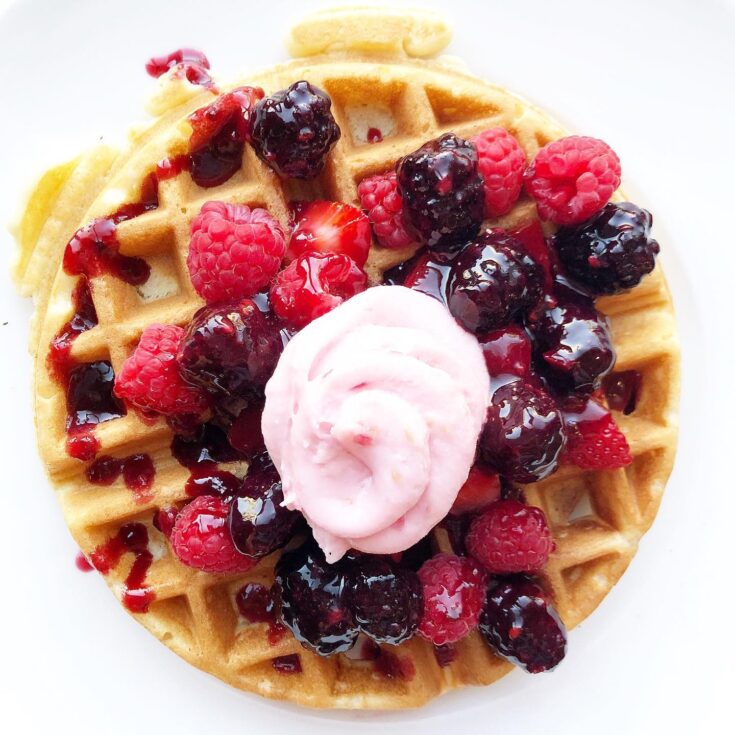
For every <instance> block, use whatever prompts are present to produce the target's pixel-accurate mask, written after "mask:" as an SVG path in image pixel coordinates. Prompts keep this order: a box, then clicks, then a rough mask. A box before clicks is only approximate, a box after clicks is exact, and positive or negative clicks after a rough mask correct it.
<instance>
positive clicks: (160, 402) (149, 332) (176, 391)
mask: <svg viewBox="0 0 735 735" xmlns="http://www.w3.org/2000/svg"><path fill="white" fill-rule="evenodd" d="M183 336H184V330H183V329H182V328H181V327H177V326H175V325H172V324H169V325H163V324H151V325H150V326H148V327H146V329H145V331H144V332H143V334H142V335H141V337H140V341H139V342H138V346H137V347H136V348H135V351H134V352H133V354H132V355H130V357H129V358H128V359H127V360H125V362H124V363H123V366H122V370H120V372H119V373H118V374H117V377H116V378H115V395H116V396H118V398H123V399H124V400H126V401H128V402H129V403H132V404H133V405H134V406H137V407H138V408H139V409H142V410H144V411H155V412H156V413H160V414H163V415H165V416H179V415H184V414H189V415H192V414H196V415H198V414H201V413H202V412H203V411H205V410H206V409H207V407H208V405H209V401H208V398H207V396H206V394H205V393H204V392H203V391H202V390H200V389H199V388H198V387H196V386H193V385H189V384H188V383H186V382H185V381H184V379H183V378H182V377H181V373H180V371H179V366H178V363H177V362H176V353H177V352H178V349H179V344H180V343H181V340H182V338H183Z"/></svg>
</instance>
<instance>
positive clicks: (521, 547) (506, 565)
mask: <svg viewBox="0 0 735 735" xmlns="http://www.w3.org/2000/svg"><path fill="white" fill-rule="evenodd" d="M465 544H466V546H467V551H468V552H469V553H470V554H471V555H472V556H474V557H475V559H477V561H479V562H480V564H482V565H483V566H484V567H485V569H487V571H488V572H490V573H491V574H514V573H516V572H537V571H538V570H539V569H542V568H543V567H544V566H545V564H546V562H547V560H548V558H549V554H551V552H552V551H553V550H554V541H553V539H552V538H551V531H549V526H548V524H547V523H546V516H545V515H544V513H543V511H542V510H541V509H540V508H535V507H533V506H531V505H524V504H523V503H519V502H518V501H517V500H498V501H496V502H495V503H493V504H492V505H491V506H490V507H489V508H488V509H487V510H486V511H485V512H484V513H483V514H482V515H481V516H477V518H475V519H473V521H472V524H471V525H470V530H469V531H468V532H467V537H466V539H465Z"/></svg>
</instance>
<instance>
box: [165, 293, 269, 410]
mask: <svg viewBox="0 0 735 735" xmlns="http://www.w3.org/2000/svg"><path fill="white" fill-rule="evenodd" d="M282 351H283V341H282V340H281V335H280V333H279V330H278V327H277V326H276V325H275V322H274V320H273V319H272V318H271V317H269V316H268V315H266V314H264V313H263V312H261V311H260V309H258V307H257V306H256V305H255V303H254V302H253V301H251V300H249V299H246V300H245V301H242V302H239V303H233V304H224V305H216V306H205V307H203V308H202V309H200V310H199V311H198V312H197V313H196V314H195V315H194V317H193V319H192V320H191V323H190V324H189V326H188V327H187V329H186V333H185V334H184V337H183V339H182V340H181V344H180V346H179V351H178V361H179V366H180V370H181V374H182V376H183V377H184V379H185V380H187V381H188V382H190V383H193V384H194V385H198V386H201V387H202V388H204V389H205V390H207V391H209V392H210V393H212V394H215V395H225V396H227V397H231V396H247V395H249V394H250V393H252V391H253V390H254V389H257V388H259V387H262V386H264V385H265V384H266V382H267V381H268V379H269V378H270V376H271V375H272V374H273V371H274V370H275V368H276V363H277V362H278V358H279V357H280V355H281V352H282Z"/></svg>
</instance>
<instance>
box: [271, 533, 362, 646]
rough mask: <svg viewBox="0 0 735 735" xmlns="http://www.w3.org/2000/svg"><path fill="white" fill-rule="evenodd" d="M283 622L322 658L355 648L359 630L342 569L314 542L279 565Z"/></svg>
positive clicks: (278, 576) (301, 548) (290, 553)
mask: <svg viewBox="0 0 735 735" xmlns="http://www.w3.org/2000/svg"><path fill="white" fill-rule="evenodd" d="M276 588H277V590H278V594H279V595H280V600H281V620H282V622H283V624H284V625H285V626H286V627H287V628H289V630H291V632H292V633H293V634H294V637H295V638H296V640H298V641H299V642H300V643H301V644H302V645H303V646H304V647H306V648H310V649H311V650H313V651H315V652H316V653H318V654H319V655H321V656H329V655H330V654H333V653H341V652H342V651H347V650H349V649H350V648H352V646H354V645H355V641H356V640H357V634H358V632H359V631H358V627H357V624H356V623H355V620H354V618H353V616H352V612H351V610H350V608H349V605H348V603H347V601H346V600H345V596H344V577H343V575H342V571H341V569H340V567H339V566H337V565H335V566H332V565H330V564H327V562H326V560H325V559H324V554H323V553H322V551H321V549H320V548H319V547H318V546H317V545H316V543H314V542H313V541H311V542H307V543H306V544H304V545H303V546H301V547H300V548H298V549H295V550H294V551H289V552H286V553H285V554H284V555H283V556H282V557H281V558H280V559H279V560H278V564H277V565H276Z"/></svg>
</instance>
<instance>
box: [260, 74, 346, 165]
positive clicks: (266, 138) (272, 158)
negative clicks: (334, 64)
mask: <svg viewBox="0 0 735 735" xmlns="http://www.w3.org/2000/svg"><path fill="white" fill-rule="evenodd" d="M331 108H332V100H331V99H330V98H329V95H328V94H327V93H326V92H322V90H321V89H319V88H318V87H315V86H313V85H311V84H309V82H305V81H301V82H295V83H294V84H292V85H291V86H290V87H288V89H282V90H281V91H280V92H276V93H275V94H272V95H270V96H269V97H264V98H263V99H262V100H260V101H259V102H258V103H257V104H256V105H255V109H254V114H253V117H252V127H251V143H252V146H253V148H254V149H255V152H256V153H257V154H258V156H259V157H260V158H261V159H262V160H263V161H265V162H266V163H267V164H268V165H269V166H270V167H271V168H272V169H273V170H274V171H275V172H276V173H277V174H279V175H280V176H284V177H287V178H292V179H313V178H314V177H315V176H318V175H319V173H320V172H321V170H322V169H323V168H324V164H325V163H326V160H327V155H328V154H329V151H331V150H332V147H333V146H334V144H335V143H336V142H337V141H338V140H339V138H340V135H341V133H340V130H339V126H338V125H337V123H336V122H335V120H334V116H333V115H332V111H331Z"/></svg>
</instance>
